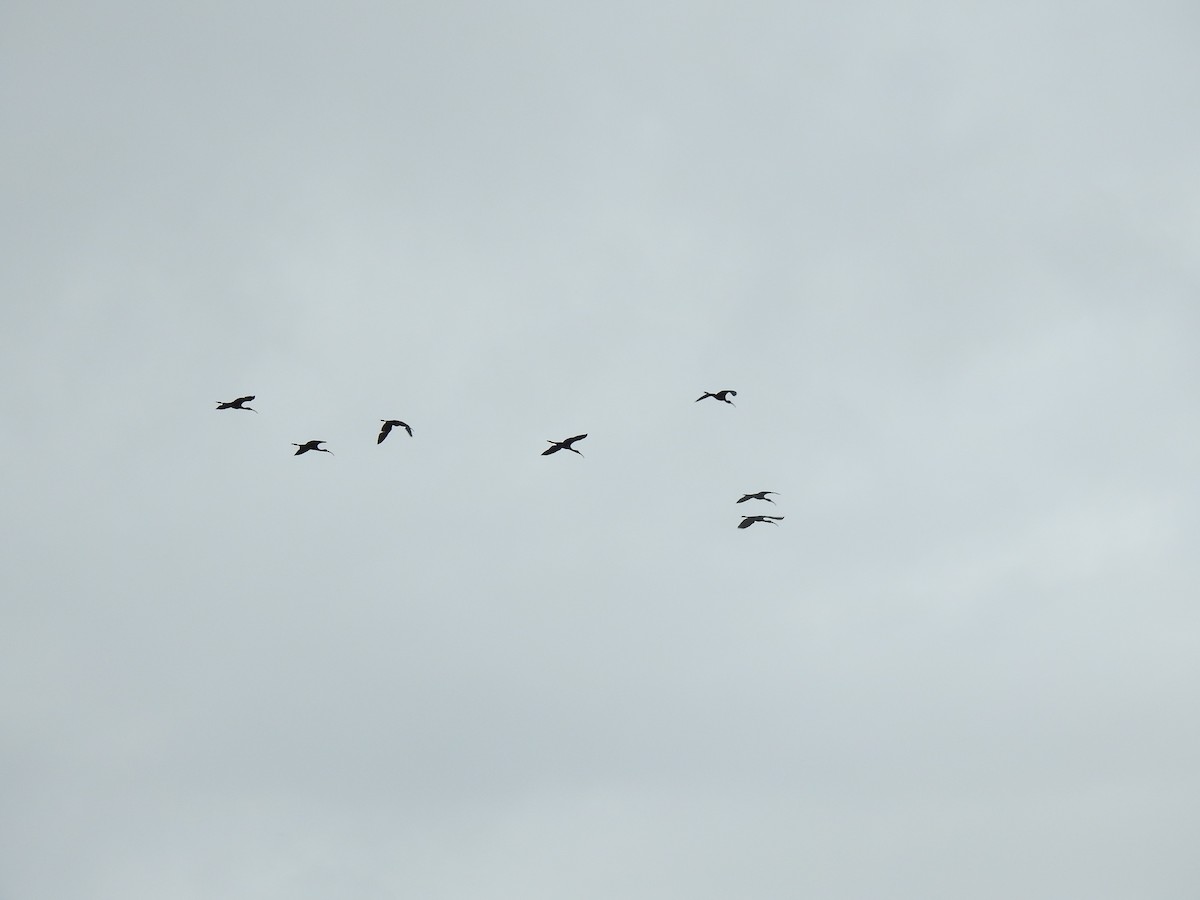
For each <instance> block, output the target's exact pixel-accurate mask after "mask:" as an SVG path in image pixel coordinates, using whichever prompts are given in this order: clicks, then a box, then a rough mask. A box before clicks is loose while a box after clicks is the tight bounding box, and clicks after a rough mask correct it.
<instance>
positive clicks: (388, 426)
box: [375, 419, 412, 444]
mask: <svg viewBox="0 0 1200 900" xmlns="http://www.w3.org/2000/svg"><path fill="white" fill-rule="evenodd" d="M379 421H380V422H382V423H383V427H382V428H381V429H379V437H378V438H376V439H375V443H376V444H382V443H383V439H384V438H386V437H387V436H388V435H389V434H390V433H391V431H392V429H393V428H403V429H404V430H405V431H407V432H408V436H409V437H412V429H411V428H409V427H408V425H406V424H405V423H404V422H401V421H400V420H399V419H380V420H379Z"/></svg>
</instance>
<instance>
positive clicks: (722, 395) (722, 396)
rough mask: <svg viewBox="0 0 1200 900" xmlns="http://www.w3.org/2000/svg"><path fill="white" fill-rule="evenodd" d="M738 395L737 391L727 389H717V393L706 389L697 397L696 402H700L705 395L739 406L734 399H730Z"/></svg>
mask: <svg viewBox="0 0 1200 900" xmlns="http://www.w3.org/2000/svg"><path fill="white" fill-rule="evenodd" d="M736 396H737V391H729V390H725V391H716V392H715V393H709V392H708V391H705V392H704V393H703V394H701V395H700V396H699V397H697V398H696V402H697V403H699V402H700V401H701V400H703V399H704V398H705V397H712V398H713V399H714V400H723V401H724V402H726V403H728V404H729V405H730V406H737V404H736V403H734V402H733V401H732V400H730V399H729V398H730V397H736Z"/></svg>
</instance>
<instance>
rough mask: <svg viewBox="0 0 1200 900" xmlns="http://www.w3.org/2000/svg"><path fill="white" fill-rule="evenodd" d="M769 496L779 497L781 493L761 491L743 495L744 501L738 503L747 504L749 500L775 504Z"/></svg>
mask: <svg viewBox="0 0 1200 900" xmlns="http://www.w3.org/2000/svg"><path fill="white" fill-rule="evenodd" d="M767 494H775V495H778V494H779V491H759V492H758V493H755V494H743V495H742V499H741V500H739V501H738V503H745V502H746V501H747V500H766V501H767V502H768V503H774V502H775V501H774V500H772V499H771V498H770V497H768V496H767Z"/></svg>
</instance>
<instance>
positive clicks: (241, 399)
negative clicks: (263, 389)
mask: <svg viewBox="0 0 1200 900" xmlns="http://www.w3.org/2000/svg"><path fill="white" fill-rule="evenodd" d="M253 399H254V395H253V394H251V395H250V396H249V397H238V398H237V400H236V401H235V402H237V403H249V402H250V401H251V400H253Z"/></svg>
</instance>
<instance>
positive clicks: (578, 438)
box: [563, 434, 587, 447]
mask: <svg viewBox="0 0 1200 900" xmlns="http://www.w3.org/2000/svg"><path fill="white" fill-rule="evenodd" d="M585 437H587V435H586V434H577V435H575V437H569V438H567V439H566V440H565V441H563V446H564V447H570V446H571V445H572V444H573V443H575V442H576V441H582V440H583V439H584V438H585Z"/></svg>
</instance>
